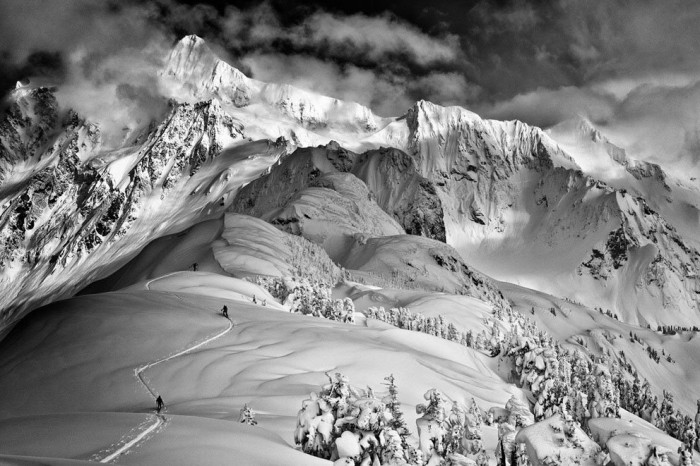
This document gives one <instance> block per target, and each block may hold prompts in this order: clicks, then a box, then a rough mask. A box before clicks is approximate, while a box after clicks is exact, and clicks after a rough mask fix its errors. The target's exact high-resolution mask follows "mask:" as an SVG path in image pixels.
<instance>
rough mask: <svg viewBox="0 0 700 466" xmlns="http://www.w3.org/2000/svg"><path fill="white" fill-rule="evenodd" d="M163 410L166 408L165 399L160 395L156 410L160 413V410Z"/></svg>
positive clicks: (157, 399)
mask: <svg viewBox="0 0 700 466" xmlns="http://www.w3.org/2000/svg"><path fill="white" fill-rule="evenodd" d="M163 408H165V403H163V398H161V396H160V395H158V398H156V410H157V411H158V412H160V410H161V409H163Z"/></svg>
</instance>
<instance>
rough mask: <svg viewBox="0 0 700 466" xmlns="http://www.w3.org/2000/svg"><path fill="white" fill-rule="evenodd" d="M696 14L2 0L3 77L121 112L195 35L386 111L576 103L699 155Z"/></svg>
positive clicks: (667, 4)
mask: <svg viewBox="0 0 700 466" xmlns="http://www.w3.org/2000/svg"><path fill="white" fill-rule="evenodd" d="M698 24H700V2H697V1H695V0H683V1H681V0H657V1H647V0H634V1H632V0H619V1H616V0H609V1H579V0H554V1H549V2H547V1H526V0H522V1H495V2H489V1H446V0H431V1H430V2H416V1H398V0H397V1H384V0H372V1H360V0H356V1H334V2H321V1H318V2H313V1H312V2H299V1H294V0H287V1H268V2H250V1H244V2H202V3H199V2H178V1H176V0H154V1H151V2H129V1H112V2H103V1H84V0H81V1H77V0H76V1H60V2H57V1H46V2H44V1H39V0H2V1H0V86H2V88H3V89H8V87H9V86H11V85H13V84H14V82H15V81H16V80H17V79H19V78H21V77H27V76H31V77H34V78H35V81H40V82H43V81H45V82H53V83H56V84H59V85H60V86H61V87H62V89H63V91H62V92H63V94H62V98H63V99H64V100H66V103H68V104H77V106H80V105H83V106H88V104H87V103H86V102H88V101H89V102H92V104H93V105H94V108H92V109H90V108H85V111H86V112H87V113H89V112H90V110H93V111H96V109H100V111H103V109H104V108H105V105H111V108H114V109H115V110H114V112H115V115H114V119H115V120H118V119H119V118H120V112H121V113H122V114H123V115H122V116H124V115H126V114H130V112H131V111H137V110H136V108H137V107H139V108H141V109H140V110H138V112H143V108H142V107H144V103H146V104H149V105H150V106H151V107H153V108H156V107H157V106H158V102H159V100H158V96H157V95H154V92H155V91H154V90H153V89H152V88H151V84H150V83H151V82H152V80H151V79H150V78H149V77H150V76H152V73H153V72H154V70H156V69H157V67H158V66H159V63H160V60H161V59H162V56H163V55H164V54H165V53H167V50H168V49H169V48H170V47H171V46H172V44H173V43H174V41H176V40H177V39H178V38H180V37H181V36H183V35H186V34H198V35H200V36H202V37H204V38H205V39H206V40H207V41H208V42H209V43H211V44H213V46H214V47H216V48H217V51H218V52H219V53H220V54H222V55H225V56H226V59H227V60H228V61H230V62H231V63H232V64H234V65H235V66H237V67H239V68H240V69H241V70H242V71H244V72H245V73H246V74H248V75H249V76H252V77H254V78H257V79H261V80H264V81H278V82H279V81H281V82H289V83H292V84H296V85H298V86H300V87H304V88H307V89H312V90H315V91H317V92H321V93H324V94H328V95H332V96H335V97H339V98H343V99H350V100H355V101H358V102H361V103H363V104H365V105H368V106H370V107H371V108H372V109H373V110H375V111H376V112H377V113H379V114H381V115H400V114H402V113H404V112H405V111H406V109H407V108H408V107H409V106H410V105H411V104H412V103H413V102H414V101H415V100H418V99H426V100H430V101H433V102H435V103H439V104H442V105H461V106H464V107H467V108H469V109H471V110H473V111H476V112H477V113H479V114H481V115H482V116H484V117H489V118H497V119H520V120H523V121H525V122H527V123H530V124H534V125H538V126H542V127H548V126H551V125H554V124H556V123H558V122H560V121H563V120H565V119H567V118H571V117H573V116H576V115H583V116H585V117H587V118H589V119H591V120H592V121H593V122H595V123H597V124H598V125H599V126H600V127H601V128H602V129H603V131H604V132H606V133H607V134H608V135H609V136H610V137H611V139H613V141H614V142H617V143H619V144H621V145H624V146H625V147H627V148H628V149H629V151H630V153H631V154H632V155H633V156H637V157H640V158H645V159H650V160H656V161H661V162H663V163H665V164H669V165H674V166H676V167H680V168H686V167H691V168H692V169H697V164H698V159H699V158H700V156H699V155H698V154H699V153H700V129H699V128H700V46H698V44H700V27H698ZM106 90H107V91H108V92H107V94H109V95H106V93H105V91H106ZM86 96H89V98H86ZM117 104H119V105H117ZM154 111H155V110H154ZM148 113H149V112H145V114H144V115H142V116H143V117H148V116H149V114H148Z"/></svg>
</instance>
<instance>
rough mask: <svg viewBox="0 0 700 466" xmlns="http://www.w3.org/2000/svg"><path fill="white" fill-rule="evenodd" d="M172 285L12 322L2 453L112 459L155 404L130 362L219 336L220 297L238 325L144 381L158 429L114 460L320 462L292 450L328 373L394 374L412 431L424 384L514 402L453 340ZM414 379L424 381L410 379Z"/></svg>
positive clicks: (2, 362) (246, 289) (225, 289)
mask: <svg viewBox="0 0 700 466" xmlns="http://www.w3.org/2000/svg"><path fill="white" fill-rule="evenodd" d="M194 275H199V274H194ZM174 277H175V278H177V275H176V276H174ZM172 278H173V276H171V277H165V278H163V279H158V280H155V281H154V282H152V283H151V284H150V285H148V287H150V288H153V287H154V285H156V284H157V285H158V288H159V290H157V291H156V290H153V289H151V290H147V289H145V288H146V287H147V284H146V283H144V284H141V285H136V286H134V287H133V288H130V289H129V290H124V291H121V292H115V293H107V294H100V295H90V296H82V297H78V298H74V299H70V300H66V301H61V302H59V303H55V304H52V305H50V306H49V307H47V308H45V309H42V311H41V312H37V313H33V314H31V315H30V316H29V317H27V318H26V319H24V320H23V321H22V323H20V324H19V325H18V326H17V327H15V329H14V330H13V331H12V332H11V334H10V335H9V336H8V338H6V339H5V340H4V341H3V342H2V343H0V346H1V348H2V349H1V350H0V374H2V376H1V377H0V387H1V388H0V390H2V392H3V393H5V394H6V395H7V396H3V399H2V400H0V438H1V439H2V441H1V442H0V443H1V444H3V445H8V443H7V442H8V441H9V440H12V447H11V448H6V447H3V449H2V453H3V454H8V455H21V456H27V457H30V456H31V457H50V458H68V459H77V460H87V459H91V458H94V457H95V456H94V455H98V456H99V455H104V453H106V452H108V451H112V449H113V448H114V447H113V446H112V445H115V444H117V443H118V442H119V441H120V439H122V437H123V436H125V435H126V436H127V437H128V435H127V434H128V433H129V432H130V431H132V430H133V429H136V431H138V429H139V426H141V428H142V427H143V426H144V424H147V422H146V421H147V417H148V413H149V412H150V409H151V407H152V405H153V400H152V398H151V397H150V395H149V394H148V393H147V392H145V391H144V390H142V389H141V388H139V386H138V382H137V380H136V379H135V377H134V374H133V370H134V368H135V367H139V366H141V365H143V364H144V363H147V362H149V361H152V360H157V359H158V358H162V357H165V356H168V355H169V354H173V353H177V352H178V351H180V350H182V349H185V348H187V347H189V346H191V345H192V344H193V343H196V342H198V341H204V340H206V339H207V338H208V337H211V336H212V335H217V334H220V333H221V332H222V330H225V328H226V323H227V321H226V319H224V318H222V317H221V316H220V315H219V314H218V313H217V309H218V308H219V307H220V306H221V305H222V304H223V303H226V304H227V305H228V307H229V315H230V317H231V320H232V321H233V322H234V324H235V326H234V327H233V329H232V330H231V331H230V332H228V333H225V334H223V335H222V336H221V337H220V338H218V339H216V340H215V341H211V342H210V343H208V344H207V345H205V346H203V347H200V348H198V349H197V350H195V351H193V352H191V353H187V354H183V355H182V356H179V357H175V358H174V359H171V360H169V361H167V362H164V363H162V364H158V365H157V366H153V367H151V368H149V369H147V371H146V372H145V373H144V375H145V377H146V378H147V381H148V383H149V385H150V386H152V387H153V388H154V389H155V390H156V391H157V392H159V393H161V394H162V395H163V398H164V399H165V403H166V406H167V411H166V412H165V418H166V423H165V425H164V427H163V428H162V429H160V430H158V431H156V432H154V433H153V434H152V435H149V436H148V437H147V438H146V439H145V440H144V441H143V442H141V443H139V444H138V445H136V446H135V447H134V448H133V449H132V450H131V451H130V452H129V453H128V454H126V455H124V456H123V457H121V458H120V459H119V463H123V464H152V463H158V464H187V462H188V461H193V459H194V458H198V456H197V455H199V457H200V458H202V460H201V461H209V462H210V463H208V464H216V463H217V462H221V461H225V460H228V461H243V462H244V463H245V464H261V465H262V464H270V463H271V462H273V463H276V462H278V461H280V459H281V458H284V462H285V464H297V463H298V464H317V463H318V464H322V463H323V461H317V460H315V459H314V458H312V457H308V456H304V455H302V454H301V453H298V452H296V451H295V450H294V449H293V448H292V447H291V446H289V445H288V443H287V442H289V441H290V439H291V435H292V432H293V430H294V425H295V422H296V421H295V414H296V411H297V410H298V409H299V408H300V406H301V401H302V400H303V399H304V398H305V397H306V396H307V395H308V393H309V392H310V391H312V390H314V389H316V388H317V387H318V386H319V385H320V384H322V383H324V380H325V375H324V374H323V373H324V371H330V372H336V371H340V372H343V373H344V374H346V375H348V376H349V377H350V378H351V380H352V382H353V383H354V384H356V385H358V386H366V385H371V386H373V387H374V388H375V390H377V391H378V392H381V391H382V386H381V385H380V383H381V382H382V379H383V377H384V376H386V375H387V374H389V373H393V374H394V375H395V377H396V380H397V383H398V384H399V387H400V388H401V393H402V396H401V399H402V402H403V403H404V409H405V411H406V414H407V417H408V419H409V423H411V424H413V421H414V420H415V414H413V413H415V411H414V409H413V407H414V406H415V405H416V404H417V403H420V402H422V401H423V399H422V395H423V393H424V391H425V390H426V389H427V388H428V387H436V388H439V389H440V390H442V391H443V393H445V394H447V395H448V396H449V397H451V398H452V399H459V400H460V401H463V402H467V401H471V397H472V396H474V397H475V398H476V400H477V402H478V403H479V404H480V405H481V406H483V407H484V408H488V407H490V406H491V405H498V406H502V405H503V404H504V403H505V401H506V400H507V399H509V398H510V396H512V395H513V394H516V395H518V396H522V395H521V394H520V391H519V390H518V389H516V388H515V387H513V386H510V385H508V384H506V383H504V382H503V381H501V380H500V379H499V377H498V375H497V374H496V373H495V372H494V371H493V370H492V369H490V362H489V361H488V358H486V357H485V356H483V355H481V354H480V353H478V352H474V351H472V350H469V349H466V348H464V347H462V346H460V345H456V344H454V343H450V342H446V341H444V340H439V339H436V338H434V337H430V336H427V335H422V334H416V333H411V332H408V331H403V330H398V329H386V328H376V327H357V326H352V325H348V324H339V323H334V322H330V321H326V320H322V319H316V318H311V317H305V316H300V315H295V314H288V313H286V312H280V311H277V310H274V309H271V308H270V307H269V306H268V307H261V306H257V305H253V304H252V303H251V302H250V299H251V293H252V292H254V293H261V291H260V290H259V289H257V290H255V289H254V288H256V287H255V286H254V285H250V284H247V285H245V284H242V283H241V282H230V283H229V282H227V283H225V284H224V283H220V284H217V283H216V282H213V281H212V280H211V277H207V276H206V275H205V276H203V278H204V279H205V281H204V282H202V283H201V284H200V285H196V282H194V283H193V282H192V280H191V279H188V280H187V282H188V283H190V284H191V288H189V289H186V290H183V286H182V285H183V283H184V282H183V281H182V280H179V279H177V280H173V279H172ZM228 280H232V279H228ZM211 287H219V288H220V289H221V293H220V294H218V295H217V294H215V293H212V290H211ZM251 287H252V288H251ZM138 288H140V289H138ZM227 293H228V294H227ZM234 294H235V296H234ZM465 311H467V312H468V308H465ZM415 380H420V384H415V383H410V382H409V381H415ZM402 381H403V382H402ZM244 403H249V405H250V406H252V407H253V408H254V409H255V410H256V411H257V413H258V415H257V420H258V422H259V426H258V427H247V426H241V425H240V424H237V423H236V419H237V416H238V410H239V409H240V408H241V407H242V405H243V404H244ZM129 413H134V414H129ZM37 416H38V417H37ZM232 421H233V422H232ZM10 425H13V426H15V429H10V428H8V427H7V426H10ZM2 426H5V428H2ZM59 426H60V428H61V429H63V430H65V431H67V430H68V429H70V431H72V432H93V431H94V432H95V433H93V434H90V435H77V436H75V437H73V438H72V439H71V441H70V446H65V445H64V442H65V440H64V439H65V437H64V436H62V435H58V436H53V435H46V434H45V432H47V428H49V427H59ZM18 429H19V430H18ZM19 432H21V433H22V435H21V436H20V434H19ZM42 432H43V433H42ZM283 439H284V440H283ZM493 447H494V446H493V445H491V446H490V447H489V448H491V449H492V448H493ZM190 464H191V463H190ZM198 464H205V463H201V462H199V461H198Z"/></svg>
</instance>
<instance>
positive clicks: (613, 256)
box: [0, 36, 700, 324]
mask: <svg viewBox="0 0 700 466" xmlns="http://www.w3.org/2000/svg"><path fill="white" fill-rule="evenodd" d="M160 79H161V80H162V82H161V85H162V87H163V88H164V89H167V90H168V91H169V92H170V95H171V96H174V97H177V99H176V100H173V102H172V106H171V109H170V113H169V114H168V115H167V116H166V118H165V119H163V120H162V121H157V122H153V124H151V125H150V126H148V128H146V129H144V130H143V131H142V132H141V133H140V134H139V136H138V137H136V138H135V139H133V138H132V139H130V140H129V141H127V142H126V143H124V144H123V146H121V147H117V148H114V149H109V150H108V149H106V148H104V147H103V145H102V137H101V134H100V129H99V128H98V127H97V126H95V125H94V124H92V123H90V122H88V121H85V120H84V119H82V118H81V117H80V116H79V115H77V114H75V113H74V112H71V111H69V109H61V108H59V107H58V105H57V102H56V99H55V98H54V96H53V92H52V90H51V89H45V88H31V87H20V88H18V89H17V90H16V91H14V93H13V95H12V99H13V102H14V104H13V105H12V106H11V108H10V109H9V111H8V112H7V114H6V116H5V117H4V119H3V120H2V121H1V122H0V206H1V209H2V210H1V212H0V242H1V243H2V251H3V252H2V254H1V255H0V267H2V271H1V272H0V283H2V285H3V287H4V290H5V293H4V294H3V296H1V297H0V308H2V309H4V311H3V313H4V314H3V319H4V322H9V321H11V320H13V319H15V318H16V317H18V316H20V315H22V314H23V313H24V312H26V310H28V309H30V308H33V307H35V306H37V305H39V304H42V303H44V302H47V301H48V300H52V299H57V298H59V297H61V296H67V295H70V294H71V293H73V292H74V291H76V290H77V289H78V288H79V287H80V286H82V285H83V284H85V283H86V282H89V281H90V280H93V279H94V278H96V277H100V276H104V275H105V274H106V273H108V272H109V271H111V270H115V269H116V268H117V267H118V266H119V265H120V264H123V263H124V261H126V260H127V259H128V258H129V257H130V256H132V255H133V254H135V253H136V252H137V251H138V250H139V249H140V248H141V247H142V246H143V245H144V244H146V243H147V242H148V241H150V240H152V239H154V238H156V237H158V236H161V235H163V234H167V233H172V232H175V231H178V230H179V229H183V228H186V227H187V226H189V225H191V224H192V222H195V221H201V220H203V219H206V218H210V217H215V216H219V215H221V214H222V212H223V211H224V210H226V207H227V206H228V205H229V204H231V203H232V202H233V198H234V196H236V194H238V195H237V196H236V199H235V202H233V207H232V210H234V211H236V212H243V213H247V214H251V215H255V216H259V217H264V218H267V217H269V220H270V221H275V222H277V223H278V224H279V226H281V227H283V228H285V229H287V230H288V231H293V232H296V233H302V234H307V235H311V236H314V237H315V238H316V239H317V240H318V242H319V244H324V245H325V247H328V250H329V251H331V252H332V254H331V256H335V257H337V258H342V257H341V256H342V254H341V253H342V251H343V250H344V249H343V248H345V247H346V246H349V245H350V242H352V244H353V245H354V244H355V242H359V243H362V242H366V241H367V240H368V238H370V237H372V236H375V237H379V236H393V235H397V234H398V233H401V232H408V233H410V234H412V235H420V236H424V237H427V238H428V239H430V240H440V241H445V242H447V244H449V245H451V246H454V247H455V248H456V249H457V250H458V251H459V253H460V254H461V256H462V259H464V260H466V263H468V264H469V266H472V265H473V266H476V267H477V268H478V269H480V270H483V271H484V272H486V273H488V274H490V275H493V276H495V277H497V278H499V279H506V280H513V281H517V282H519V283H520V284H523V285H528V286H531V287H534V288H537V289H540V290H543V291H547V292H550V293H554V294H557V295H563V296H569V297H572V298H574V299H579V300H581V301H584V302H586V303H587V304H589V305H592V306H599V305H602V306H605V307H610V308H614V309H615V310H616V311H619V312H618V313H620V314H621V315H624V316H626V318H629V319H630V320H632V321H634V320H639V321H645V322H652V320H653V319H654V317H653V315H654V313H655V312H656V311H655V310H658V309H659V308H664V309H667V311H668V312H667V313H666V314H663V313H658V312H656V315H658V316H659V317H658V318H657V321H660V322H661V323H664V322H668V323H674V324H678V323H679V322H681V321H682V322H684V323H685V322H687V323H693V324H694V323H697V318H698V316H697V307H698V299H699V298H698V296H700V295H699V294H698V292H697V291H698V282H697V280H698V276H699V273H698V262H697V250H696V249H697V248H698V247H700V242H699V241H698V239H697V235H696V232H697V228H698V227H700V190H698V189H697V187H692V186H690V187H689V186H684V185H681V184H679V183H677V182H676V181H674V180H673V179H671V178H670V177H669V176H668V175H666V174H665V173H664V172H663V170H662V169H661V167H658V166H656V165H653V164H647V163H644V162H638V161H634V160H633V159H632V158H630V157H628V156H627V154H626V153H625V152H624V150H622V149H620V148H619V147H617V146H615V145H614V144H612V143H611V142H610V141H608V140H607V139H605V137H604V136H603V135H602V134H601V133H600V132H598V131H597V130H596V129H595V128H593V127H592V126H588V125H583V126H580V127H578V128H577V129H576V130H575V131H574V132H575V133H576V134H577V135H578V136H576V138H575V140H574V141H573V143H571V141H569V142H568V143H566V144H565V143H558V142H555V140H554V139H552V137H550V135H549V134H547V133H545V132H543V131H542V130H540V129H538V128H534V127H531V126H528V125H525V124H523V123H520V122H517V121H512V122H499V121H491V120H484V119H482V118H480V117H479V116H478V115H476V114H474V113H472V112H469V111H467V110H465V109H462V108H458V107H440V106H437V105H433V104H431V103H429V102H424V101H420V102H418V103H416V104H415V105H414V106H413V107H412V108H411V109H409V111H408V112H407V114H406V115H404V116H401V117H398V118H381V117H378V116H376V115H374V114H373V113H372V112H371V111H370V110H369V109H367V108H366V107H363V106H361V105H359V104H356V103H349V102H342V101H339V100H337V99H333V98H330V97H325V96H319V95H315V94H313V93H312V92H308V91H304V90H301V89H298V88H295V87H293V86H288V85H284V84H266V83H262V82H260V81H256V80H254V79H250V78H248V77H246V76H245V75H243V74H242V73H241V72H240V71H238V70H236V69H235V68H233V67H231V66H230V65H228V64H227V63H225V62H223V61H222V60H220V59H219V58H218V57H216V55H215V54H213V53H212V52H211V50H210V49H209V48H208V47H207V46H206V44H204V42H203V41H202V40H201V39H199V38H197V37H194V36H190V37H187V38H185V39H183V40H182V41H180V42H179V43H178V44H177V45H176V47H175V48H174V49H173V51H172V53H171V54H170V56H169V58H168V60H167V61H166V66H165V68H164V70H163V72H162V74H161V76H160ZM552 135H553V136H555V135H554V133H552ZM583 139H585V140H586V141H587V142H586V143H585V144H582V143H581V141H582V140H583ZM253 140H259V141H260V142H252V141H253ZM331 140H337V141H339V142H338V143H331ZM268 141H276V142H275V143H273V142H268ZM319 145H320V146H321V147H318V146H319ZM302 146H305V147H306V148H304V149H300V148H301V147H302ZM387 147H388V148H387ZM294 149H299V150H297V152H296V153H295V154H293V155H291V156H289V157H286V158H284V159H283V160H282V161H281V163H279V164H278V165H275V166H274V167H272V165H273V164H274V163H275V162H277V160H278V158H279V157H280V156H281V155H282V154H285V153H287V152H291V151H293V150H294ZM570 154H573V155H574V156H575V157H574V158H572V157H571V156H570ZM603 160H605V161H606V162H605V163H603V162H602V161H603ZM597 166H598V167H600V166H602V167H604V169H603V170H602V171H601V170H598V171H595V170H594V169H595V167H597ZM610 170H612V171H610ZM609 171H610V173H613V174H615V176H610V179H607V178H605V177H604V176H603V175H604V174H605V173H607V172H609ZM263 172H264V173H265V175H264V176H262V178H259V179H256V178H257V177H258V175H259V174H261V173H263ZM620 172H621V173H623V176H617V174H618V173H620ZM601 173H602V174H601ZM249 182H250V184H248V185H247V186H246V187H245V188H244V189H242V190H241V191H240V193H238V188H239V187H240V186H242V185H245V184H246V183H249ZM329 212H330V213H334V214H333V215H335V217H333V218H334V219H335V220H334V222H333V223H334V224H335V227H334V228H326V227H323V226H322V223H323V219H324V218H325V217H324V216H325V215H326V214H327V213H329ZM265 216H267V217H265ZM304 232H306V233H304ZM360 246H362V244H360ZM353 247H354V246H353Z"/></svg>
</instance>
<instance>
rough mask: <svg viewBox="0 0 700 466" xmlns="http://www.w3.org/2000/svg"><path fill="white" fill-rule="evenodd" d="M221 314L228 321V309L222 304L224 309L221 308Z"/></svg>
mask: <svg viewBox="0 0 700 466" xmlns="http://www.w3.org/2000/svg"><path fill="white" fill-rule="evenodd" d="M221 314H223V316H224V317H226V318H227V319H228V308H227V307H226V305H225V304H224V307H222V308H221Z"/></svg>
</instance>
